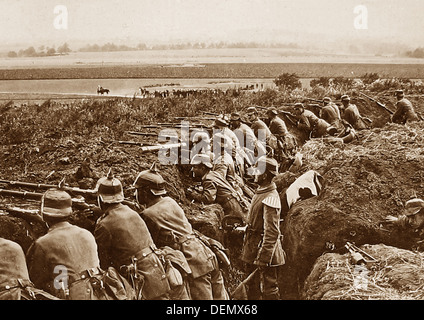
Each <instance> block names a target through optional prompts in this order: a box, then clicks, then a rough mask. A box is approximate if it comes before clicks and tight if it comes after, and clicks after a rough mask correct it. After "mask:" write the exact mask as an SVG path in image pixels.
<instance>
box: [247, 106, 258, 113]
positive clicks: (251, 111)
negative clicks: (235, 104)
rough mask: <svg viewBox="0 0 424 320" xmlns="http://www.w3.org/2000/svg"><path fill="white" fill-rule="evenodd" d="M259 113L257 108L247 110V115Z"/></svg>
mask: <svg viewBox="0 0 424 320" xmlns="http://www.w3.org/2000/svg"><path fill="white" fill-rule="evenodd" d="M257 112H258V110H256V108H255V107H249V108H247V110H246V113H257Z"/></svg>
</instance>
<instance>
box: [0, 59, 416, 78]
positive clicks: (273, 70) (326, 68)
mask: <svg viewBox="0 0 424 320" xmlns="http://www.w3.org/2000/svg"><path fill="white" fill-rule="evenodd" d="M286 72H288V73H296V74H297V75H298V76H299V77H300V78H318V77H350V78H357V77H361V76H363V75H364V74H365V73H377V74H379V75H380V77H383V78H392V77H398V78H408V79H423V78H424V65H421V64H353V63H351V64H347V63H230V64H222V63H215V64H206V65H201V66H185V65H128V66H119V65H115V66H66V67H54V68H50V67H49V68H37V67H33V68H29V69H28V68H18V69H0V80H38V79H45V80H47V79H124V78H129V79H143V78H144V79H157V78H169V79H179V78H188V79H219V78H276V77H277V76H278V75H280V74H282V73H286Z"/></svg>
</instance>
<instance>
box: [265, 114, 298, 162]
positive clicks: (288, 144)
mask: <svg viewBox="0 0 424 320" xmlns="http://www.w3.org/2000/svg"><path fill="white" fill-rule="evenodd" d="M267 115H268V119H269V129H270V131H271V133H272V134H273V135H274V136H275V137H276V138H277V140H278V148H277V150H276V152H275V158H276V159H278V160H279V162H280V163H281V164H282V165H283V166H284V168H286V167H288V166H289V164H291V162H293V159H294V156H295V154H296V140H295V138H294V137H293V135H292V134H291V133H290V132H289V130H288V129H287V126H286V123H285V122H284V120H283V119H281V118H280V117H279V116H278V111H277V109H276V108H274V107H272V108H270V109H268V111H267Z"/></svg>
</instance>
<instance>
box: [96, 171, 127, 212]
mask: <svg viewBox="0 0 424 320" xmlns="http://www.w3.org/2000/svg"><path fill="white" fill-rule="evenodd" d="M96 191H97V195H98V196H99V197H100V199H101V200H102V201H103V202H104V203H108V204H112V203H120V202H122V201H124V189H123V187H122V183H121V181H119V180H118V179H117V178H115V177H114V176H113V175H112V173H111V170H109V173H108V174H107V176H106V177H102V178H100V179H99V180H98V181H97V184H96Z"/></svg>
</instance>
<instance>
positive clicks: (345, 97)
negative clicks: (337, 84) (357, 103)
mask: <svg viewBox="0 0 424 320" xmlns="http://www.w3.org/2000/svg"><path fill="white" fill-rule="evenodd" d="M340 100H342V101H349V100H350V97H349V96H348V95H347V94H344V95H342V97H341V98H340Z"/></svg>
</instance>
